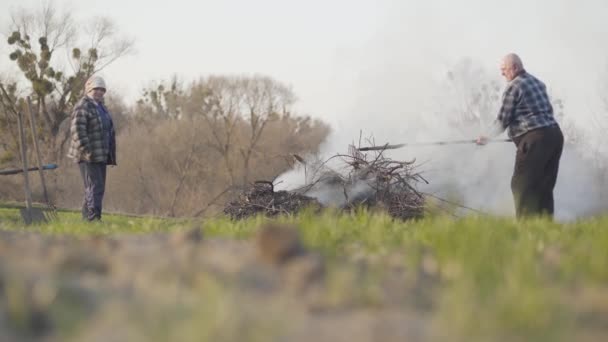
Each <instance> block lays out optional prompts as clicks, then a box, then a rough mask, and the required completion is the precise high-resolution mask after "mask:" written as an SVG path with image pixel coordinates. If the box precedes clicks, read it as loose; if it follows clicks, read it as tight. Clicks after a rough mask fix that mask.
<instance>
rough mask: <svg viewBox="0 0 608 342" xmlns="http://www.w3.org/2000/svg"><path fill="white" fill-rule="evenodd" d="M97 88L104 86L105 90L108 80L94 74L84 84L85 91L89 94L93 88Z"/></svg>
mask: <svg viewBox="0 0 608 342" xmlns="http://www.w3.org/2000/svg"><path fill="white" fill-rule="evenodd" d="M95 88H103V89H104V90H105V89H106V82H105V81H104V80H103V78H101V77H100V76H96V75H93V76H91V77H90V78H89V79H88V80H87V82H86V83H85V84H84V91H85V93H87V94H88V93H89V92H90V91H91V90H93V89H95Z"/></svg>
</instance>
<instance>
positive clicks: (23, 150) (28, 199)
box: [17, 111, 32, 224]
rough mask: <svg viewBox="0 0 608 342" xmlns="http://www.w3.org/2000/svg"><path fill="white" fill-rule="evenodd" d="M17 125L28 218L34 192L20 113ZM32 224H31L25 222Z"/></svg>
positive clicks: (18, 112) (18, 113) (19, 113)
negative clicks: (32, 190)
mask: <svg viewBox="0 0 608 342" xmlns="http://www.w3.org/2000/svg"><path fill="white" fill-rule="evenodd" d="M17 125H18V126H19V140H20V141H21V161H22V163H23V179H24V183H25V210H26V211H27V215H28V217H31V212H32V192H31V189H30V178H29V176H28V170H27V169H28V167H27V145H26V144H25V132H24V131H23V118H22V114H21V112H20V111H17ZM25 223H26V224H30V223H31V221H30V222H25Z"/></svg>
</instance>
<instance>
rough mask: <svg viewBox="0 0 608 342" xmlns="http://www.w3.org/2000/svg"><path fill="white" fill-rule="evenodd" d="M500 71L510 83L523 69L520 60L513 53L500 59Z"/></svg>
mask: <svg viewBox="0 0 608 342" xmlns="http://www.w3.org/2000/svg"><path fill="white" fill-rule="evenodd" d="M500 71H501V72H502V75H503V76H504V77H505V78H506V79H507V81H512V80H513V79H514V78H515V77H517V76H518V75H520V74H521V73H523V72H524V71H525V69H524V64H523V63H522V61H521V58H519V56H518V55H516V54H514V53H510V54H508V55H506V56H505V57H504V58H503V59H502V64H501V66H500Z"/></svg>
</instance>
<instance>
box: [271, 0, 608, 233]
mask: <svg viewBox="0 0 608 342" xmlns="http://www.w3.org/2000/svg"><path fill="white" fill-rule="evenodd" d="M380 5H382V6H386V15H385V16H384V17H383V18H382V21H381V24H380V25H379V27H380V28H379V29H378V31H377V32H376V34H375V35H374V36H373V38H372V39H370V40H369V41H367V42H366V43H365V44H364V45H362V46H353V47H351V48H350V49H342V50H341V51H340V54H339V55H337V57H336V58H337V61H336V66H335V75H334V81H333V83H332V84H331V85H330V86H328V88H329V89H331V90H330V94H329V95H330V96H332V97H333V98H334V99H335V101H336V102H337V104H336V106H335V107H336V110H337V111H338V113H337V114H338V115H337V116H336V118H335V119H333V120H334V121H333V122H331V123H332V126H333V128H334V133H333V134H332V136H331V137H330V138H329V140H328V141H327V142H326V144H325V145H324V146H323V153H322V158H324V157H325V158H326V157H329V156H332V155H334V154H336V153H338V152H341V153H343V152H344V151H345V150H346V149H347V147H348V145H349V144H352V143H355V144H359V137H360V134H361V133H362V134H363V137H364V138H372V139H375V141H376V143H378V144H383V143H387V142H390V143H408V142H412V143H413V142H431V141H445V140H451V139H473V138H476V137H477V136H478V135H479V134H480V133H484V131H485V127H486V126H487V124H488V123H489V122H490V121H491V120H492V119H493V118H494V117H495V115H496V112H497V108H498V106H499V95H500V93H501V91H502V88H503V87H504V84H505V82H504V80H502V79H501V78H500V75H499V70H498V64H499V61H500V59H501V58H502V56H503V55H504V54H506V53H509V52H516V53H518V54H519V55H520V56H521V57H522V59H523V61H524V65H525V67H526V69H527V70H528V71H529V72H530V73H532V74H534V75H535V76H537V77H538V78H540V79H541V80H543V81H544V82H545V83H546V84H547V86H548V87H549V90H550V93H551V96H552V99H553V100H554V106H555V109H556V113H557V114H559V115H560V116H559V121H560V124H561V125H562V129H563V130H564V131H565V132H566V134H567V141H569V143H568V144H567V146H566V147H565V150H564V154H563V156H562V161H561V165H560V173H559V178H558V184H557V186H556V191H555V204H556V218H557V219H559V220H564V221H565V220H572V219H576V218H580V217H584V216H585V215H588V214H590V213H593V212H597V211H598V210H600V209H602V207H601V206H602V204H603V203H606V202H607V201H606V199H607V197H606V196H607V192H608V184H606V183H601V182H602V180H604V181H605V180H606V176H605V175H602V174H601V167H602V165H601V164H602V160H606V159H608V149H607V148H606V146H608V141H607V140H606V138H605V134H604V132H603V130H602V129H600V127H599V126H598V122H599V124H605V123H606V122H607V121H608V119H606V113H605V112H606V107H605V102H603V100H604V99H605V98H606V97H607V96H608V95H605V94H602V89H601V87H602V86H603V84H602V83H601V82H602V75H603V76H606V75H608V73H605V71H606V69H605V68H606V66H607V65H608V64H607V61H608V47H607V46H606V45H605V44H602V42H605V41H606V38H608V25H607V24H605V20H604V18H606V17H608V2H606V1H604V0H586V1H581V2H572V1H568V0H563V1H555V0H554V1H550V0H543V1H536V2H533V3H531V2H528V1H525V0H514V1H508V2H507V1H487V0H468V1H458V2H456V1H449V0H429V1H409V0H407V1H384V2H382V1H381V2H380V4H379V6H380ZM604 78H605V77H604ZM604 82H608V81H606V80H604ZM598 118H599V121H598ZM594 120H595V121H594ZM606 128H608V127H606ZM362 145H367V141H365V139H364V140H363V141H362ZM388 153H389V154H388V156H390V157H391V158H393V159H399V160H410V159H412V158H416V160H417V163H418V164H420V168H421V171H423V174H424V175H425V178H426V179H428V180H429V182H430V184H429V185H428V186H425V187H424V188H423V190H424V191H427V192H432V193H435V194H437V195H439V196H446V197H450V198H454V199H457V200H458V201H459V202H460V203H461V204H463V205H465V206H468V207H472V208H478V209H480V210H483V211H486V212H490V213H493V214H497V215H508V216H511V215H513V214H514V209H513V203H512V197H511V190H510V177H511V173H512V169H513V162H514V155H515V147H514V145H513V144H512V143H496V144H490V145H487V146H484V147H479V146H476V145H474V144H471V145H441V146H428V147H406V148H403V149H400V150H394V151H391V152H388ZM603 166H604V167H606V165H605V164H604V165H603ZM604 170H605V169H604ZM279 181H281V182H282V183H281V185H280V187H283V188H293V187H296V186H298V185H301V184H302V183H303V182H304V176H303V169H301V168H296V169H294V170H292V171H290V172H288V173H286V174H284V175H282V176H281V177H280V178H279ZM322 196H323V197H325V198H331V197H332V196H333V195H332V194H322ZM604 209H605V207H604Z"/></svg>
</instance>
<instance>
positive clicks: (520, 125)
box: [477, 54, 564, 218]
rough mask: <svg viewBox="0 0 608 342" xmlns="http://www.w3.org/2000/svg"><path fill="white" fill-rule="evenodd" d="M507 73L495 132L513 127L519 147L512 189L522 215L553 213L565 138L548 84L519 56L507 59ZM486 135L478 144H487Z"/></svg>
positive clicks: (510, 131) (511, 133)
mask: <svg viewBox="0 0 608 342" xmlns="http://www.w3.org/2000/svg"><path fill="white" fill-rule="evenodd" d="M501 71H502V75H503V76H504V77H505V78H506V80H507V81H508V82H509V83H508V84H507V87H506V89H505V91H504V93H503V97H502V106H501V108H500V111H499V113H498V117H497V119H496V121H495V123H494V124H495V127H494V129H493V130H492V132H491V134H490V136H497V135H499V134H501V133H502V132H503V131H504V130H506V129H508V134H509V137H510V138H511V139H513V141H514V143H515V145H516V146H517V153H516V157H515V167H514V171H513V177H512V179H511V190H512V192H513V199H514V202H515V211H516V215H517V217H518V218H522V217H528V216H536V215H546V216H549V217H551V218H552V217H553V211H554V209H553V188H554V187H555V182H556V180H557V173H558V168H559V161H560V158H561V154H562V149H563V145H564V137H563V135H562V132H561V130H560V128H559V125H558V124H557V122H556V121H555V119H554V117H553V107H552V106H551V102H550V101H549V96H548V95H547V90H546V87H545V84H544V83H543V82H541V81H540V80H538V79H537V78H536V77H534V76H532V75H531V74H529V73H528V72H526V70H525V69H524V66H523V63H522V61H521V59H520V58H519V57H518V56H517V55H516V54H509V55H507V56H505V57H504V59H503V61H502V65H501ZM487 141H488V138H487V137H486V136H480V137H479V138H478V139H477V144H479V145H485V144H486V143H487Z"/></svg>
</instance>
